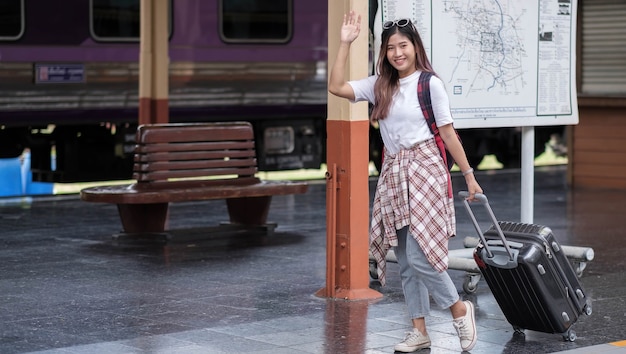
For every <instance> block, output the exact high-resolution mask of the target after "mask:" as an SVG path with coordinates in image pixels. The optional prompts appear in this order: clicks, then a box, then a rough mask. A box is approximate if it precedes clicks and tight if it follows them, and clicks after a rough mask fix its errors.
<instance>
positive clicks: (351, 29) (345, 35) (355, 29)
mask: <svg viewBox="0 0 626 354" xmlns="http://www.w3.org/2000/svg"><path fill="white" fill-rule="evenodd" d="M360 32H361V15H357V14H356V12H354V11H350V12H348V13H347V14H344V15H343V25H342V26H341V41H342V42H345V43H352V42H353V41H354V40H355V39H356V38H357V37H358V36H359V33H360Z"/></svg>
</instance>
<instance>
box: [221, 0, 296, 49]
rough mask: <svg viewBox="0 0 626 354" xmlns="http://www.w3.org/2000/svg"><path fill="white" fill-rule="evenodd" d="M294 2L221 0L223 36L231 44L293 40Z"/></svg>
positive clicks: (284, 0) (280, 0)
mask: <svg viewBox="0 0 626 354" xmlns="http://www.w3.org/2000/svg"><path fill="white" fill-rule="evenodd" d="M292 6H293V0H220V35H221V37H222V40H223V41H224V42H231V43H285V42H288V41H289V40H290V39H291V33H292V27H293V15H292V11H291V9H292Z"/></svg>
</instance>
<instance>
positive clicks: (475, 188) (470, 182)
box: [465, 173, 483, 202]
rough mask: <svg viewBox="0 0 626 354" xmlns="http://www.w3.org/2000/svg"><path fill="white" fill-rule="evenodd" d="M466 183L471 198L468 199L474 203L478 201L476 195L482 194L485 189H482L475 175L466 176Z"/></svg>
mask: <svg viewBox="0 0 626 354" xmlns="http://www.w3.org/2000/svg"><path fill="white" fill-rule="evenodd" d="M465 183H466V184H467V190H468V192H469V196H468V197H467V198H466V199H467V200H468V201H470V202H473V201H475V200H476V193H482V192H483V189H482V188H480V185H479V184H478V182H477V181H476V178H475V177H474V174H473V173H469V174H467V175H465Z"/></svg>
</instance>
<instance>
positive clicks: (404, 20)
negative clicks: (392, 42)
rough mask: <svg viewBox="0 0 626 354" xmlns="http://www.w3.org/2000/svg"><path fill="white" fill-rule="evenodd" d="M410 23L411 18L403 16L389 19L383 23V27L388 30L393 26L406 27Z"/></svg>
mask: <svg viewBox="0 0 626 354" xmlns="http://www.w3.org/2000/svg"><path fill="white" fill-rule="evenodd" d="M409 23H411V20H409V19H408V18H401V19H399V20H395V21H387V22H385V23H383V29H384V30H387V29H390V28H391V27H393V26H398V27H404V26H407V25H408V24H409Z"/></svg>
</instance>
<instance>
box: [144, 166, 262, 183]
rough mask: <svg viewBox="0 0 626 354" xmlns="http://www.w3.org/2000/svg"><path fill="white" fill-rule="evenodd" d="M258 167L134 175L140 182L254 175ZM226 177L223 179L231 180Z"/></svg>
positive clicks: (152, 172)
mask: <svg viewBox="0 0 626 354" xmlns="http://www.w3.org/2000/svg"><path fill="white" fill-rule="evenodd" d="M255 172H256V168H212V169H199V170H180V171H176V170H174V171H151V172H144V173H133V177H134V178H135V179H136V180H137V181H138V182H139V181H142V182H148V181H159V180H161V181H164V180H168V179H171V178H197V177H207V176H229V175H237V176H253V175H254V173H255ZM229 179H232V178H226V179H222V180H229Z"/></svg>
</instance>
